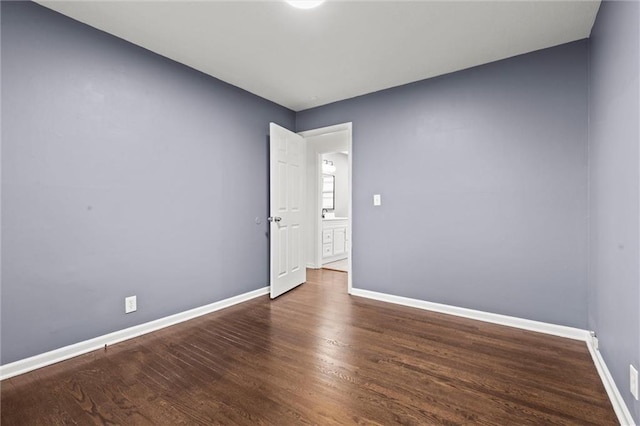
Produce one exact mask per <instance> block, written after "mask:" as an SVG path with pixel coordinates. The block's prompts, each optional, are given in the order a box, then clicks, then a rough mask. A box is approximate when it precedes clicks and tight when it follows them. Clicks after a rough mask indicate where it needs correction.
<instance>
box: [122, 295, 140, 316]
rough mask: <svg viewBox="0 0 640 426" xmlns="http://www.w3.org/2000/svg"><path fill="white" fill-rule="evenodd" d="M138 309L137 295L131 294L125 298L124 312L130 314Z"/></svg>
mask: <svg viewBox="0 0 640 426" xmlns="http://www.w3.org/2000/svg"><path fill="white" fill-rule="evenodd" d="M137 309H138V300H137V297H136V296H129V297H125V298H124V313H125V314H130V313H131V312H135V311H136V310H137Z"/></svg>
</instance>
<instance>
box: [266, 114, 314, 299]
mask: <svg viewBox="0 0 640 426" xmlns="http://www.w3.org/2000/svg"><path fill="white" fill-rule="evenodd" d="M269 133H270V148H269V149H270V169H271V170H270V184H269V186H270V188H269V189H270V211H269V215H270V217H269V222H271V225H270V234H271V247H270V260H271V262H270V263H271V283H270V285H271V298H272V299H273V298H276V297H278V296H280V295H281V294H282V293H285V292H287V291H289V290H291V289H292V288H294V287H296V286H298V285H300V284H302V283H303V282H305V281H306V280H307V270H306V268H305V263H304V262H305V257H304V247H305V245H304V240H303V238H304V233H303V221H304V208H303V205H304V201H305V196H304V187H305V185H304V183H305V178H306V167H305V165H306V163H305V162H306V156H305V152H306V151H305V148H306V147H305V141H304V138H303V137H302V136H300V135H297V134H295V133H293V132H291V131H289V130H287V129H285V128H283V127H280V126H278V125H277V124H274V123H271V124H270V127H269Z"/></svg>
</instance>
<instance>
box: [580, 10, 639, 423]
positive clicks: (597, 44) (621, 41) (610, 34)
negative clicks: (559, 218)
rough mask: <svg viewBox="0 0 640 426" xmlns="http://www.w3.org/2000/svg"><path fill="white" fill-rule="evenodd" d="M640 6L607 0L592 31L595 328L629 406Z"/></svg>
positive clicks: (635, 338) (633, 358)
mask: <svg viewBox="0 0 640 426" xmlns="http://www.w3.org/2000/svg"><path fill="white" fill-rule="evenodd" d="M639 28H640V4H639V3H638V2H603V3H602V5H601V7H600V12H599V13H598V17H597V20H596V23H595V26H594V29H593V32H592V34H591V40H590V43H591V46H590V50H591V56H590V71H591V73H590V79H589V82H590V84H589V88H590V100H589V154H590V155H589V157H590V158H589V183H590V191H589V195H590V197H589V199H590V221H589V231H590V258H589V260H590V262H589V265H590V270H589V327H590V328H591V329H593V330H595V331H596V332H597V334H598V337H599V340H600V346H601V348H600V351H601V353H602V356H603V357H604V360H605V361H606V363H607V366H608V367H609V370H610V371H611V374H612V376H613V378H614V379H615V381H616V384H617V386H618V389H619V390H620V393H621V394H622V396H623V397H624V399H625V401H626V403H627V406H628V407H629V409H630V411H631V412H632V413H633V414H634V415H635V421H636V423H638V424H640V404H639V403H638V402H637V401H635V400H634V399H633V397H632V396H631V393H630V392H629V364H634V365H635V366H636V368H638V367H640V252H639V248H638V247H639V241H638V240H639V235H640V229H639V223H638V221H639V220H640V219H639V218H640V211H639V210H638V204H639V202H640V200H639V193H640V167H639V161H640V160H639V155H640V151H639V149H638V146H639V142H640V129H639V126H640V122H639V119H638V117H639V116H640V84H639V83H638V76H639V74H640V30H639Z"/></svg>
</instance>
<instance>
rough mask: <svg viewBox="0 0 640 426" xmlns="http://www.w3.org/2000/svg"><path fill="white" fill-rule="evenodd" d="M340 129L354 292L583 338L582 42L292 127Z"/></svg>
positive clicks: (373, 98) (329, 110) (308, 115)
mask: <svg viewBox="0 0 640 426" xmlns="http://www.w3.org/2000/svg"><path fill="white" fill-rule="evenodd" d="M347 121H352V122H353V203H354V204H353V241H352V243H353V268H354V269H353V286H354V287H356V288H362V289H367V290H373V291H379V292H383V293H390V294H395V295H400V296H406V297H412V298H417V299H423V300H428V301H432V302H439V303H446V304H451V305H455V306H462V307H467V308H472V309H479V310H482V311H488V312H494V313H499V314H506V315H513V316H516V317H522V318H529V319H532V320H539V321H545V322H549V323H553V324H563V325H567V326H574V327H580V328H585V327H586V326H587V313H586V307H587V285H586V280H587V277H586V275H587V273H586V270H587V267H586V258H587V217H586V211H587V149H586V148H587V142H586V141H587V134H586V132H587V42H586V41H580V42H575V43H571V44H568V45H563V46H560V47H557V48H553V49H547V50H544V51H539V52H535V53H531V54H528V55H524V56H519V57H515V58H511V59H507V60H504V61H500V62H496V63H492V64H489V65H485V66H481V67H477V68H473V69H469V70H465V71H461V72H458V73H455V74H449V75H446V76H443V77H439V78H435V79H430V80H425V81H421V82H418V83H414V84H410V85H406V86H402V87H399V88H394V89H390V90H386V91H382V92H378V93H374V94H370V95H366V96H362V97H358V98H354V99H351V100H346V101H342V102H338V103H335V104H331V105H327V106H324V107H319V108H315V109H311V110H307V111H303V112H300V113H298V114H297V117H296V122H297V130H298V131H302V130H306V129H311V128H317V127H322V126H327V125H332V124H336V123H342V122H347ZM375 193H380V194H381V195H382V206H380V207H373V203H372V195H373V194H375Z"/></svg>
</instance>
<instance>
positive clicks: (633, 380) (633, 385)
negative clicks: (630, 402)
mask: <svg viewBox="0 0 640 426" xmlns="http://www.w3.org/2000/svg"><path fill="white" fill-rule="evenodd" d="M629 388H630V389H631V394H632V395H633V397H634V398H635V399H636V401H637V400H638V370H636V369H635V368H633V365H631V364H629Z"/></svg>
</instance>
